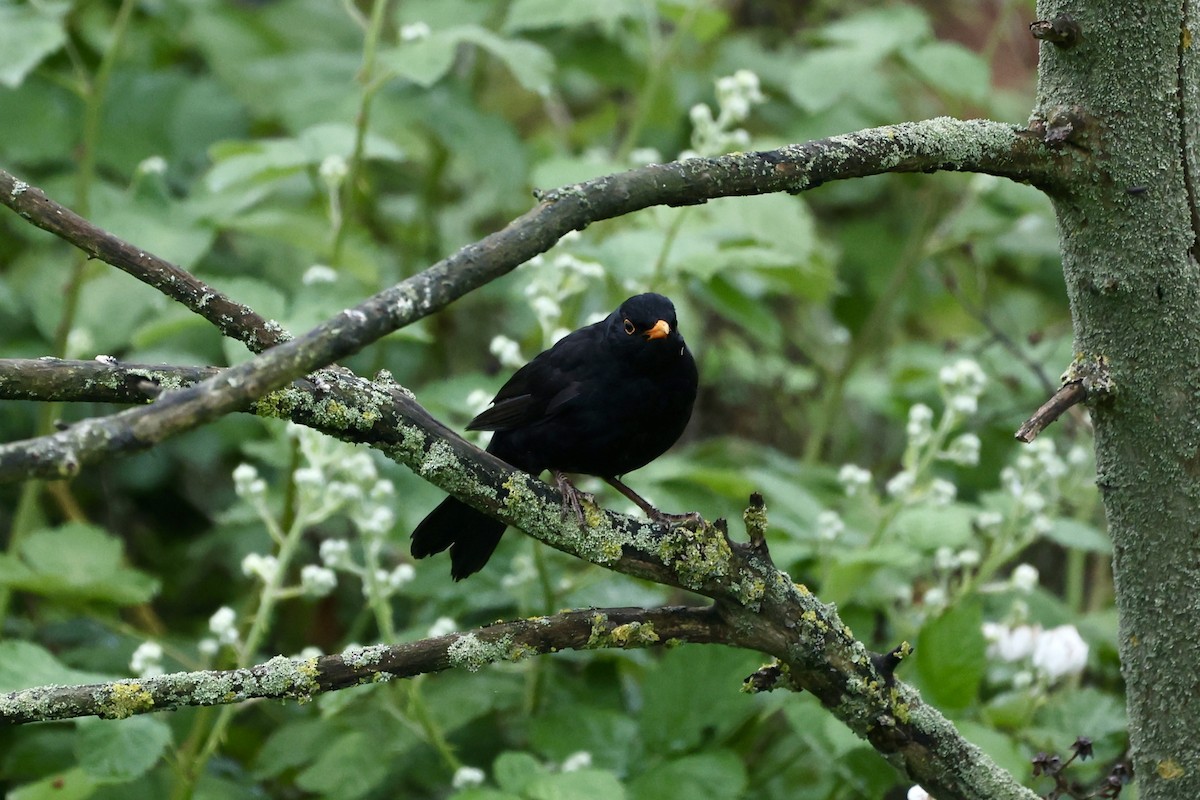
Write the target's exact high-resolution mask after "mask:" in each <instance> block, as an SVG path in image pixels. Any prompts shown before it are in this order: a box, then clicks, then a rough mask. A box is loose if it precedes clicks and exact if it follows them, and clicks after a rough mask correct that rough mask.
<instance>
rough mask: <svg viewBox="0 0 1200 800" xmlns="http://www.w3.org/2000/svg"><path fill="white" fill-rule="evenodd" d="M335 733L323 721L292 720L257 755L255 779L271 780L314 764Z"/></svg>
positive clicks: (271, 737)
mask: <svg viewBox="0 0 1200 800" xmlns="http://www.w3.org/2000/svg"><path fill="white" fill-rule="evenodd" d="M335 736H336V730H335V729H334V727H333V725H332V724H331V723H330V722H329V721H328V720H325V719H301V720H294V721H291V722H288V723H286V724H284V725H283V726H281V727H279V728H276V729H275V731H274V732H272V733H271V735H270V737H268V739H267V742H266V744H264V745H263V746H262V749H261V750H259V751H258V758H256V759H255V762H254V775H255V777H257V778H274V777H276V776H278V775H281V774H282V773H284V772H286V771H288V770H289V769H295V768H296V767H301V766H304V765H305V764H309V763H311V762H313V761H315V760H316V759H317V758H318V757H319V756H320V754H321V753H322V752H323V751H324V750H325V749H326V747H327V743H328V742H329V741H331V740H332V739H334V737H335Z"/></svg>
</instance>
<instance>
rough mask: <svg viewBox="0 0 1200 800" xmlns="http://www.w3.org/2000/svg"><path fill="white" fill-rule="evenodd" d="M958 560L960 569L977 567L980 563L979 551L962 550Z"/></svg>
mask: <svg viewBox="0 0 1200 800" xmlns="http://www.w3.org/2000/svg"><path fill="white" fill-rule="evenodd" d="M957 560H958V565H959V566H960V567H977V566H979V561H980V555H979V551H978V550H971V549H967V550H960V551H959V553H958V556H957Z"/></svg>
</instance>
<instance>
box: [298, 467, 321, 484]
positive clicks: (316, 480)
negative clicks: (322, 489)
mask: <svg viewBox="0 0 1200 800" xmlns="http://www.w3.org/2000/svg"><path fill="white" fill-rule="evenodd" d="M292 480H293V481H295V482H296V485H297V486H302V487H305V488H315V487H317V486H321V485H322V484H324V483H325V473H324V472H322V471H321V469H320V468H319V467H300V468H299V469H297V470H296V471H295V472H293V473H292Z"/></svg>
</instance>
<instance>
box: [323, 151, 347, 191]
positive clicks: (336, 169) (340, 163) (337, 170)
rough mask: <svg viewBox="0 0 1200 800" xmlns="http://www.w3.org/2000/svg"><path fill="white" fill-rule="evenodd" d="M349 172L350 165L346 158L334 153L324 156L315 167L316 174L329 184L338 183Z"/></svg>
mask: <svg viewBox="0 0 1200 800" xmlns="http://www.w3.org/2000/svg"><path fill="white" fill-rule="evenodd" d="M349 172H350V166H349V165H348V164H347V163H346V159H345V158H344V157H343V156H340V155H336V154H334V155H328V156H325V158H324V159H323V160H322V161H321V166H319V167H317V174H318V175H320V176H321V179H322V180H324V181H325V182H326V183H327V184H329V185H330V186H337V185H338V184H340V183H341V182H342V181H343V180H345V179H346V175H347V174H349Z"/></svg>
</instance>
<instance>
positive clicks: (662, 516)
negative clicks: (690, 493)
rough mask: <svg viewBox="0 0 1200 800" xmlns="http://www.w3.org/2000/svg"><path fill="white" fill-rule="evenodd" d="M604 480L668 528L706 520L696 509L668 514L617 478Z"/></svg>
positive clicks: (651, 517)
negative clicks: (684, 512)
mask: <svg viewBox="0 0 1200 800" xmlns="http://www.w3.org/2000/svg"><path fill="white" fill-rule="evenodd" d="M604 480H605V481H607V482H608V483H609V485H610V486H612V487H613V488H614V489H616V490H617V491H618V492H620V493H621V494H623V495H625V496H626V497H628V498H629V499H630V500H632V501H633V503H634V505H636V506H637V507H638V508H640V509H641V510H642V511H644V512H646V516H647V517H649V518H650V519H652V520H654V521H655V522H657V523H659V524H661V525H666V526H667V527H668V528H673V527H675V526H676V525H684V524H688V523H691V524H699V523H701V522H703V521H704V519H703V517H701V516H700V515H699V514H698V513H696V512H695V511H689V512H687V513H686V514H668V513H666V512H664V511H659V510H658V509H657V508H655V507H654V506H652V505H650V503H649V502H648V501H647V500H646V498H644V497H642V496H641V495H640V494H638V493H637V492H635V491H634V490H633V489H630V488H629V487H628V486H626V485H625V484H623V483H621V482H620V481H619V480H617V479H616V478H605V479H604Z"/></svg>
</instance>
